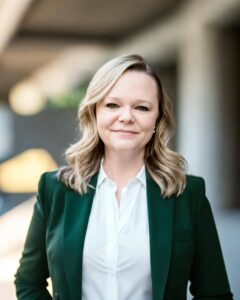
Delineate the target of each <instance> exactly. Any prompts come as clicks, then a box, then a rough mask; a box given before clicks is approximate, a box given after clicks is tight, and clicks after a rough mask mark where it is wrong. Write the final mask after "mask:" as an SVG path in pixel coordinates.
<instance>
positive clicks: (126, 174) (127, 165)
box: [103, 153, 143, 189]
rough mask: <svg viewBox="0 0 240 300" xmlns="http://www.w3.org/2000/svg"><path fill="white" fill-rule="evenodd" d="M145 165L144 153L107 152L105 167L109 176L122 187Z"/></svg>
mask: <svg viewBox="0 0 240 300" xmlns="http://www.w3.org/2000/svg"><path fill="white" fill-rule="evenodd" d="M142 165H143V154H139V155H136V154H134V155H131V156H130V155H129V154H128V155H124V154H121V155H115V154H112V153H105V155H104V161H103V168H104V171H105V172H106V174H107V176H108V177H109V178H110V179H111V180H113V181H114V182H116V184H117V186H118V187H119V188H120V189H121V188H123V187H124V186H126V185H127V183H128V182H129V181H130V180H131V179H132V178H134V177H135V176H136V175H137V174H138V172H139V171H140V169H141V167H142Z"/></svg>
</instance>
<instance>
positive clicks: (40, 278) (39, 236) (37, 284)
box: [15, 179, 52, 300]
mask: <svg viewBox="0 0 240 300" xmlns="http://www.w3.org/2000/svg"><path fill="white" fill-rule="evenodd" d="M42 181H43V179H41V180H40V183H39V191H40V187H42ZM42 204H43V203H42V196H41V193H40V192H39V195H38V196H37V202H36V204H35V206H34V212H33V216H32V220H31V223H30V227H29V230H28V234H27V239H26V242H25V246H24V250H23V254H22V258H21V260H20V266H19V268H18V270H17V273H16V275H15V277H16V279H15V285H16V293H17V299H18V300H49V299H52V297H51V296H50V294H49V292H48V291H47V289H46V287H47V281H46V279H47V278H48V277H49V273H48V265H47V257H46V246H45V220H44V212H43V211H44V210H43V206H42Z"/></svg>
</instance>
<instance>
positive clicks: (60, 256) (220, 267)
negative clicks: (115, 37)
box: [15, 55, 232, 300]
mask: <svg viewBox="0 0 240 300" xmlns="http://www.w3.org/2000/svg"><path fill="white" fill-rule="evenodd" d="M79 122H80V128H81V132H82V137H81V139H80V141H79V142H77V143H76V144H74V145H72V146H71V147H70V148H69V149H68V150H67V152H66V157H67V161H68V167H65V168H62V169H60V170H59V171H58V172H57V173H56V172H49V173H45V174H43V175H42V177H41V179H40V182H39V192H38V197H37V203H36V205H35V209H34V214H33V218H32V221H31V225H30V228H29V232H28V236H27V240H26V244H25V248H24V251H23V256H22V259H21V261H20V267H19V269H18V271H17V274H16V280H15V283H16V288H17V296H18V299H20V300H35V299H36V300H37V299H39V300H40V299H41V300H43V299H44V300H45V299H52V297H51V296H50V294H49V293H48V291H47V290H46V285H47V284H46V279H47V278H48V277H49V276H50V277H51V280H52V285H53V299H61V300H79V299H82V300H116V299H118V300H150V299H151V300H183V299H186V291H187V284H188V281H190V291H191V293H192V295H193V296H194V299H201V300H208V299H215V300H216V299H219V300H220V299H232V294H231V292H230V288H229V284H228V279H227V275H226V271H225V267H224V262H223V257H222V253H221V249H220V245H219V240H218V236H217V232H216V228H215V224H214V220H213V216H212V213H211V208H210V205H209V202H208V200H207V198H206V197H205V187H204V181H203V179H202V178H200V177H195V176H189V175H186V171H185V160H184V159H183V158H182V157H181V156H180V155H178V154H177V153H175V152H173V151H171V150H170V149H169V148H168V147H167V142H168V140H169V137H170V133H171V129H172V116H171V111H170V104H169V102H168V100H167V98H165V97H164V94H163V89H162V85H161V82H160V80H159V78H158V76H157V75H156V74H155V73H154V72H153V71H152V70H151V69H150V67H149V66H148V65H146V63H145V62H144V60H143V58H142V57H140V56H138V55H126V56H120V57H117V58H115V59H113V60H111V61H109V62H108V63H106V64H105V65H104V66H103V67H101V68H100V69H99V70H98V71H97V73H96V74H95V75H94V77H93V79H92V81H91V82H90V84H89V87H88V90H87V93H86V97H85V99H84V100H83V101H82V103H81V105H80V109H79Z"/></svg>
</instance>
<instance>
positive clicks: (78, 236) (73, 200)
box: [63, 174, 98, 299]
mask: <svg viewBox="0 0 240 300" xmlns="http://www.w3.org/2000/svg"><path fill="white" fill-rule="evenodd" d="M97 175H98V174H96V175H94V176H93V178H92V180H91V182H90V184H91V185H92V186H93V187H94V188H89V189H88V192H87V193H86V194H84V195H83V196H81V195H80V194H79V193H77V192H75V191H74V190H71V189H66V193H65V205H66V207H65V212H64V225H63V261H64V268H65V271H66V278H67V282H68V286H69V287H70V288H69V291H70V293H71V299H81V296H82V260H83V246H84V239H85V235H86V230H87V224H88V220H89V216H90V211H91V207H92V202H93V197H94V193H95V187H96V183H97ZM76 275H77V276H76Z"/></svg>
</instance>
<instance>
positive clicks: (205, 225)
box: [190, 179, 233, 300]
mask: <svg viewBox="0 0 240 300" xmlns="http://www.w3.org/2000/svg"><path fill="white" fill-rule="evenodd" d="M198 195H199V199H198V200H199V201H198V208H197V215H196V222H197V224H196V248H195V255H194V263H193V266H192V269H191V274H190V281H191V285H190V292H191V293H192V295H193V296H194V298H193V299H194V300H197V299H201V300H210V299H214V300H223V299H225V300H227V299H228V300H230V299H233V295H232V293H231V291H230V287H229V283H228V278H227V273H226V269H225V265H224V260H223V256H222V251H221V246H220V243H219V239H218V234H217V230H216V226H215V222H214V218H213V214H212V210H211V207H210V204H209V201H208V199H207V198H206V196H205V183H204V180H203V179H201V180H200V183H199V190H198Z"/></svg>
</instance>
